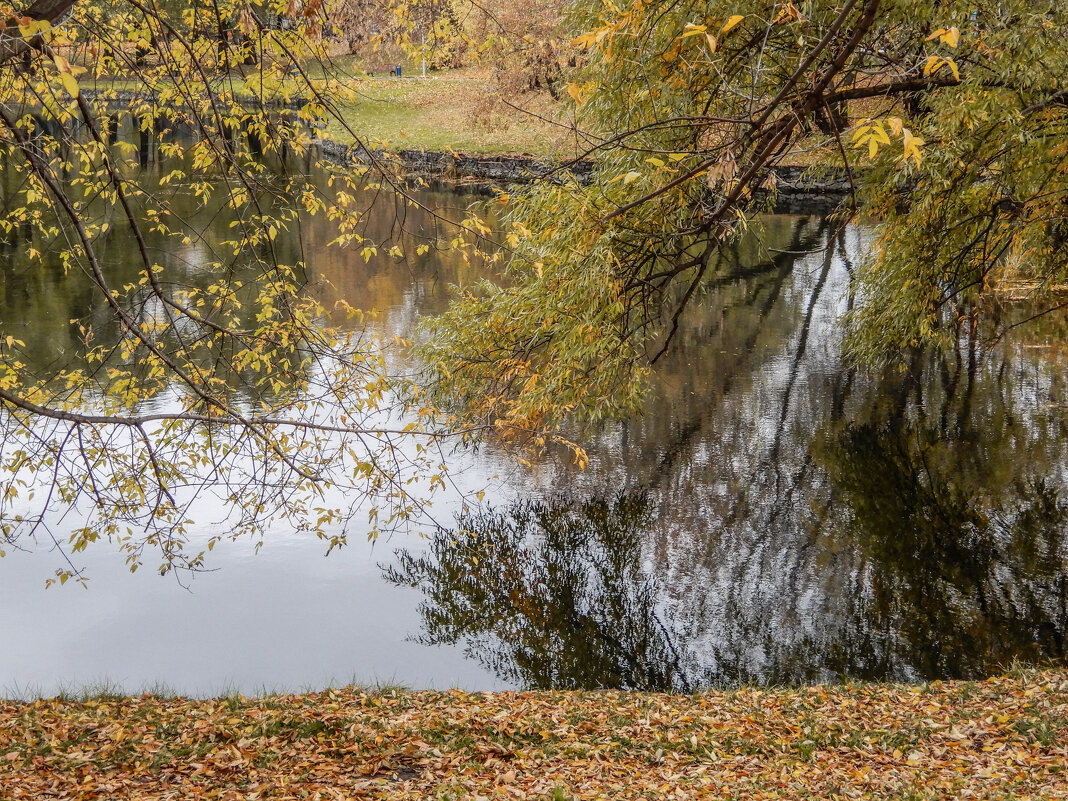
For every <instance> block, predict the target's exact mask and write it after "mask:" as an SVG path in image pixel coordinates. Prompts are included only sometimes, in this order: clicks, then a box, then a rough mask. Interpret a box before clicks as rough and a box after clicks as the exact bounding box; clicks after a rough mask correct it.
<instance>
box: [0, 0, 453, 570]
mask: <svg viewBox="0 0 1068 801" xmlns="http://www.w3.org/2000/svg"><path fill="white" fill-rule="evenodd" d="M326 14H327V11H326V9H324V7H323V5H322V3H321V2H320V0H283V1H282V2H277V3H274V2H269V3H258V4H248V3H243V2H232V1H231V0H225V1H224V2H211V3H195V4H193V5H191V6H190V5H186V4H177V3H166V4H163V3H159V2H156V0H144V1H142V0H121V2H118V3H98V2H93V1H92V0H84V2H83V1H81V0H79V2H75V0H38V2H37V3H35V4H33V5H31V6H29V7H17V6H10V5H9V6H6V7H4V8H3V9H2V10H0V19H2V20H5V22H4V23H3V31H2V33H0V51H2V54H0V164H2V172H3V175H2V179H3V199H4V205H3V208H2V209H0V239H2V240H3V241H2V242H0V245H2V246H3V247H2V248H0V249H2V250H3V251H4V258H5V264H6V265H7V269H8V271H9V272H10V271H12V270H14V269H18V270H21V271H23V272H29V271H33V270H38V271H45V270H62V271H64V272H66V273H68V274H81V275H83V276H84V277H85V282H86V285H87V286H88V287H89V288H90V293H89V295H88V296H87V297H86V298H85V300H84V303H85V308H84V309H83V310H81V311H79V312H78V313H76V314H75V315H74V316H73V318H72V319H70V320H69V321H67V320H64V321H61V322H60V327H61V328H65V329H66V330H67V331H68V332H69V334H70V345H69V347H65V348H59V349H56V352H55V353H53V354H52V356H53V358H52V359H51V361H50V362H49V363H48V364H47V365H42V364H41V363H40V362H35V360H34V359H33V358H30V355H29V354H28V351H27V349H28V348H29V347H30V346H28V345H26V343H25V342H24V338H25V333H24V332H23V331H21V330H17V329H14V330H12V329H11V328H10V327H8V326H7V325H6V323H5V322H4V321H0V327H4V328H8V330H2V331H0V428H2V430H3V440H2V444H0V481H2V492H0V526H2V539H0V552H2V550H3V548H4V547H5V546H6V547H7V548H9V549H10V548H12V547H15V548H22V547H31V546H32V544H33V543H35V542H36V543H42V542H43V543H44V544H53V543H54V544H55V545H57V546H59V549H60V552H61V553H63V554H64V555H65V556H66V557H67V561H66V562H65V563H63V566H62V567H61V568H60V569H59V570H57V578H58V579H59V580H61V581H65V580H67V579H68V578H70V577H71V576H72V575H78V573H79V571H78V564H77V557H76V556H75V555H76V554H77V553H78V552H79V551H81V550H82V549H83V548H85V547H87V546H88V545H89V544H90V543H92V542H94V541H96V540H100V539H109V540H111V541H112V542H113V543H115V544H117V545H118V547H119V548H120V549H121V550H122V551H123V552H124V553H125V555H126V558H127V561H128V562H129V564H130V566H131V568H136V567H137V566H138V565H140V564H142V563H143V562H144V561H145V560H148V561H149V562H151V563H153V564H154V565H158V566H159V568H160V569H161V570H163V571H167V570H169V569H170V568H172V567H185V568H196V567H199V566H200V565H202V564H203V560H204V555H205V552H206V551H207V550H209V549H210V548H211V547H212V546H213V545H214V544H215V542H216V541H217V540H218V539H219V538H220V537H229V536H237V535H240V534H243V533H253V534H254V533H257V532H262V530H263V527H264V525H265V524H267V523H269V522H271V521H282V522H284V523H286V524H288V525H290V526H293V527H295V528H297V529H298V530H302V531H310V532H313V533H314V534H316V535H318V536H320V537H322V538H323V539H324V540H325V541H326V542H327V543H328V544H329V546H330V547H334V546H337V545H340V544H343V542H344V539H345V536H346V530H347V528H346V526H347V523H348V522H349V521H351V520H352V519H353V518H354V516H359V518H360V520H361V523H360V525H361V526H363V527H364V528H365V529H366V531H368V532H369V533H370V535H371V536H375V535H376V533H377V532H378V531H380V530H383V529H386V528H392V527H397V526H405V525H408V524H409V523H410V522H411V521H412V520H415V519H418V518H419V516H420V515H421V514H423V513H424V512H425V506H424V504H425V502H426V500H427V495H428V493H430V492H431V491H432V490H433V489H434V488H437V487H440V486H442V480H441V477H440V474H439V470H440V461H441V460H440V455H438V454H437V453H436V451H435V443H436V442H437V441H438V440H437V435H438V434H439V433H440V432H437V431H432V430H430V429H431V423H430V422H429V420H430V418H429V416H428V415H427V414H425V410H423V409H421V408H420V407H419V406H418V404H416V405H411V404H409V405H405V404H404V403H403V402H402V401H401V400H400V398H401V396H402V395H403V396H405V397H408V398H409V399H410V398H411V397H412V393H411V392H403V391H402V388H400V387H398V386H397V381H396V380H395V379H394V378H393V377H391V375H390V372H391V370H390V355H389V350H388V349H389V347H390V343H389V342H386V341H382V340H381V339H379V338H377V337H376V336H375V335H374V333H373V330H371V329H369V328H367V327H361V326H353V325H351V324H347V323H346V322H345V320H346V319H349V318H352V317H354V316H356V317H358V315H359V311H358V310H357V309H353V308H351V307H349V306H348V305H347V304H346V303H344V302H343V301H342V302H339V304H338V305H337V306H336V307H331V308H324V307H323V306H322V305H321V304H320V303H319V302H317V301H316V300H315V298H314V293H307V292H305V291H303V290H304V288H305V283H306V280H307V277H306V276H307V269H306V268H307V267H308V265H307V259H308V256H307V255H306V254H305V253H304V247H305V243H304V240H303V238H302V232H301V225H302V220H303V219H304V218H306V217H307V216H308V215H312V214H319V215H323V216H325V217H328V218H329V219H330V220H332V221H333V223H334V224H336V226H337V227H338V232H339V237H338V238H339V239H340V241H341V243H342V244H349V245H354V246H356V247H355V251H354V257H357V258H358V255H356V254H358V253H360V252H361V251H362V252H363V254H364V256H365V257H367V256H369V255H371V254H372V253H374V252H375V250H376V248H377V247H378V246H380V245H381V244H382V243H380V242H372V241H365V240H364V238H363V237H364V234H363V233H361V232H362V231H364V229H363V228H362V227H361V226H362V224H363V222H364V214H365V212H366V208H367V204H366V202H364V200H363V199H362V198H361V190H362V188H363V187H365V186H366V185H367V184H368V182H370V184H371V185H372V186H374V185H376V184H377V185H381V184H382V183H383V182H384V181H387V180H389V178H388V175H386V174H385V173H384V172H377V171H376V170H375V168H374V167H375V165H371V166H370V167H369V168H367V169H365V170H363V174H362V175H361V174H359V173H360V171H358V170H354V171H342V172H337V173H336V174H335V175H333V177H332V178H331V181H332V184H331V185H330V186H324V182H323V180H322V178H321V176H320V178H318V179H317V178H316V177H315V176H314V174H313V173H314V170H309V169H307V167H308V166H309V165H310V164H311V163H312V162H313V161H314V153H313V149H312V148H313V136H314V135H315V130H316V123H318V122H319V121H321V120H322V119H323V118H324V117H327V116H329V115H330V114H332V113H333V103H334V102H335V101H336V100H337V99H338V97H339V94H340V93H342V92H343V91H344V87H343V86H341V85H340V84H337V83H331V81H330V80H329V76H328V75H327V77H326V78H324V77H323V76H324V74H326V73H327V72H328V67H329V62H328V60H327V59H326V53H325V50H324V45H323V37H322V33H323V31H324V29H325V28H326V27H327V26H328V19H327V17H326ZM313 69H314V70H315V74H314V76H313V74H312V72H311V70H313ZM146 150H151V151H152V153H154V154H158V156H159V157H160V159H161V162H160V163H161V165H162V166H161V167H160V169H158V170H157V171H156V172H153V171H151V170H145V169H143V166H144V165H143V162H144V156H145V151H146ZM294 166H296V167H298V169H294ZM180 197H181V198H186V199H188V202H184V203H180V202H178V200H177V199H178V198H180ZM198 206H199V207H202V209H203V210H202V211H201V212H200V219H201V220H202V219H203V218H204V216H205V215H206V216H209V217H210V216H212V215H214V214H216V213H219V212H225V213H226V214H228V215H229V216H230V217H231V218H232V222H231V224H230V226H229V229H228V233H226V234H224V235H222V236H214V238H213V237H212V236H211V235H209V232H207V231H206V230H205V229H204V228H202V227H198V225H197V223H196V222H195V221H191V220H187V219H184V217H183V215H184V214H185V212H186V211H188V209H189V208H195V207H198ZM294 243H296V244H294ZM116 249H118V251H119V258H118V259H116V257H115V252H116ZM189 250H197V251H198V252H199V255H198V256H197V259H198V263H197V264H195V265H193V267H194V268H195V269H192V268H191V269H190V270H187V271H185V272H182V271H176V270H174V269H165V268H164V266H163V264H162V263H163V260H164V258H163V255H161V254H165V253H167V252H169V251H174V252H179V253H183V252H186V251H189ZM116 262H117V263H116ZM8 279H9V280H13V279H12V277H11V276H10V275H9V276H8ZM6 283H7V281H5V284H6ZM41 322H44V321H43V320H42V321H41ZM31 324H32V321H31ZM413 477H414V478H417V479H419V481H417V482H416V485H417V487H418V491H416V490H415V489H414V488H413V485H412V484H411V483H410V482H411V481H412V480H413ZM207 493H212V494H214V495H215V496H216V497H217V498H218V500H219V501H220V502H221V503H222V507H221V508H222V509H224V511H223V512H222V513H221V514H220V519H217V520H209V521H204V520H200V521H199V522H200V523H205V522H208V523H214V524H217V525H216V527H215V528H213V529H211V530H212V531H215V532H217V533H216V534H214V535H213V536H211V537H203V536H199V537H196V538H191V526H192V519H193V517H194V516H195V514H194V513H195V511H196V507H197V506H198V505H201V504H202V503H203V501H204V498H205V494H207Z"/></svg>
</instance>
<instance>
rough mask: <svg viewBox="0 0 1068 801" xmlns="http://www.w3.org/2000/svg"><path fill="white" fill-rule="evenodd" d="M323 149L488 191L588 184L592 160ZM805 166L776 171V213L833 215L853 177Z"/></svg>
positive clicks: (336, 157) (332, 145)
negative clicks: (561, 182)
mask: <svg viewBox="0 0 1068 801" xmlns="http://www.w3.org/2000/svg"><path fill="white" fill-rule="evenodd" d="M319 146H320V150H321V152H322V154H323V155H324V156H325V157H326V158H327V159H329V160H331V161H334V162H336V163H339V164H342V163H351V162H364V163H366V162H369V161H371V160H372V159H377V160H380V161H382V162H383V163H385V164H389V165H391V166H393V167H394V168H396V169H397V171H398V172H400V173H402V174H405V175H419V176H429V177H435V178H439V179H446V180H453V181H461V180H462V181H466V182H468V183H470V182H472V181H474V182H480V181H481V182H486V187H487V189H486V191H487V192H488V191H489V189H488V187H489V186H490V185H492V184H494V183H505V184H524V183H530V182H532V181H534V180H538V179H543V178H545V177H547V176H548V177H550V178H551V176H553V175H563V174H568V173H569V174H572V175H577V176H578V178H579V180H588V179H589V176H590V174H591V173H592V172H593V169H594V163H593V162H592V161H579V162H575V163H573V164H570V165H566V166H565V165H564V164H561V163H556V162H549V161H544V160H542V159H538V158H536V157H534V156H480V155H472V154H469V153H442V152H437V151H432V150H401V151H400V152H396V153H392V152H386V151H383V150H377V149H375V150H370V151H368V150H367V149H365V148H363V147H356V146H353V147H347V146H345V145H341V144H338V143H337V142H333V141H330V140H320V142H319ZM805 173H806V170H805V168H802V167H780V168H778V169H776V170H775V178H776V184H777V196H776V203H775V210H776V211H777V212H779V213H783V214H798V213H804V214H812V213H829V212H831V211H833V210H834V209H835V208H837V207H838V206H839V205H840V204H841V203H842V201H843V200H844V199H845V198H846V197H847V196H848V194H849V191H850V183H849V178H848V176H847V175H846V174H845V172H844V171H842V170H834V171H825V173H824V174H823V175H821V176H819V177H813V176H811V175H806V174H805Z"/></svg>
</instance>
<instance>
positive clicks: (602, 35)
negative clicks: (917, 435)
mask: <svg viewBox="0 0 1068 801" xmlns="http://www.w3.org/2000/svg"><path fill="white" fill-rule="evenodd" d="M569 24H570V25H571V27H572V35H573V36H574V37H575V38H574V41H573V45H574V46H575V47H576V48H578V49H580V50H581V51H582V54H583V55H582V59H581V60H580V63H581V64H582V65H581V66H580V67H578V68H576V69H575V70H573V71H572V73H571V74H570V75H569V81H570V82H569V84H568V93H569V94H570V96H571V99H572V101H573V104H574V111H575V114H576V116H577V119H578V122H579V126H580V127H581V128H582V130H583V132H584V135H585V137H586V139H587V141H588V143H589V148H588V153H587V155H588V156H589V157H591V158H594V159H595V160H596V165H597V166H596V169H595V172H594V175H593V178H592V180H591V181H590V182H589V183H585V184H584V183H580V182H578V181H576V180H574V179H568V178H560V180H559V181H558V182H557V183H555V184H549V185H543V186H540V187H537V188H535V189H534V190H533V191H530V192H528V193H526V194H524V195H523V196H522V197H517V196H515V195H513V197H512V198H511V199H509V204H510V207H511V208H512V230H511V233H510V234H509V244H510V246H511V247H512V249H513V256H512V258H511V260H510V266H509V272H508V276H507V279H506V280H505V281H502V282H500V283H499V284H491V283H484V284H482V285H480V286H477V287H471V288H469V289H468V290H466V291H465V293H464V294H463V296H462V297H460V298H459V299H458V300H457V301H456V303H455V304H454V305H453V307H452V309H451V311H450V313H449V314H447V315H446V316H444V317H442V318H441V319H439V320H436V321H433V322H432V324H431V325H430V326H429V336H428V337H427V339H426V344H425V345H424V347H423V352H424V354H425V356H426V357H427V358H428V359H429V361H430V363H431V364H432V365H435V366H436V379H437V381H438V382H439V384H438V385H439V386H440V387H442V388H443V389H444V391H445V392H446V393H448V394H449V395H450V396H451V395H453V394H455V395H456V396H458V398H459V401H460V404H459V406H460V408H461V409H462V410H463V414H464V415H465V419H466V420H468V421H479V422H482V423H486V424H492V423H499V424H506V425H509V426H515V425H519V426H522V427H524V428H535V429H540V431H541V435H540V436H538V437H537V438H536V440H537V441H539V442H540V441H544V440H545V439H546V438H547V437H552V436H554V435H555V434H556V433H557V432H558V431H559V430H560V425H561V423H562V421H563V420H565V419H567V417H569V416H571V415H575V414H578V415H580V416H584V417H586V418H593V419H596V418H599V417H603V416H608V415H618V414H625V413H628V412H629V411H632V410H634V409H636V408H637V405H638V400H639V398H640V396H641V392H642V386H643V381H644V378H645V375H646V373H647V372H648V370H649V365H650V363H652V362H655V361H656V359H657V357H658V356H659V355H660V354H662V353H664V352H665V351H666V350H667V349H668V348H670V347H671V342H672V337H673V335H674V333H675V331H676V329H677V326H678V322H679V319H680V315H681V314H682V313H683V311H684V309H685V308H686V306H687V305H688V304H691V303H693V302H695V299H696V298H698V297H699V296H700V293H701V292H702V288H703V287H704V286H706V285H707V283H708V282H709V280H710V279H712V278H722V277H723V274H724V272H725V271H726V270H728V269H729V267H728V265H729V264H730V261H729V260H726V259H721V258H720V254H721V253H722V252H723V251H724V248H726V247H728V246H730V245H731V244H732V243H734V242H736V241H737V240H738V239H739V238H741V237H743V236H749V235H754V233H758V229H759V219H758V215H759V213H760V212H761V211H764V210H767V209H768V208H769V206H770V205H771V204H772V203H773V201H774V197H775V195H776V192H777V191H781V190H782V188H783V187H782V186H780V185H779V181H780V180H781V176H782V175H783V174H784V173H783V172H782V171H781V170H777V168H779V167H782V166H784V165H808V166H810V167H811V168H812V169H811V172H812V173H813V174H816V175H818V174H819V173H820V172H821V171H826V170H827V169H829V168H836V169H838V170H842V171H844V173H845V175H846V176H847V177H848V181H849V184H850V186H851V187H852V192H851V197H850V198H849V200H848V201H847V202H846V203H845V204H844V205H843V208H842V210H841V212H840V213H839V215H838V218H837V219H838V224H844V223H845V221H847V220H848V219H849V218H850V217H851V216H852V215H854V214H857V213H858V212H864V213H866V214H867V215H868V217H869V219H871V220H872V221H874V223H875V224H876V225H877V226H878V228H877V230H878V239H877V241H876V242H875V243H874V245H873V247H872V250H871V253H870V255H869V258H868V259H867V262H866V263H865V264H864V265H863V267H862V269H861V271H860V275H859V277H858V279H857V286H856V296H857V308H856V312H855V314H854V316H853V317H852V318H851V320H850V321H849V337H850V342H851V345H852V353H853V354H854V356H855V357H856V358H858V359H862V360H866V361H869V362H885V361H891V360H894V359H896V358H897V357H898V356H899V355H900V354H901V353H903V352H904V351H907V350H909V349H912V348H917V347H922V346H924V345H928V344H936V345H946V344H948V343H950V342H952V341H954V339H955V338H956V337H957V336H958V335H960V334H961V332H967V333H969V335H971V333H972V332H974V331H976V330H977V329H976V325H977V321H978V319H979V317H980V315H982V313H983V312H984V311H985V310H987V309H990V308H991V307H993V306H996V304H997V303H998V302H999V300H1003V299H1005V298H1006V297H1009V296H1019V295H1020V294H1021V293H1025V294H1026V295H1027V296H1028V297H1029V298H1032V299H1034V300H1035V301H1036V302H1037V304H1038V306H1039V308H1040V309H1048V308H1051V307H1056V306H1057V305H1058V302H1059V301H1058V300H1057V296H1056V291H1057V289H1058V285H1059V284H1060V283H1061V282H1062V281H1063V279H1064V277H1065V272H1066V257H1068V236H1066V230H1068V229H1066V225H1068V221H1066V216H1065V213H1066V210H1068V161H1066V157H1068V136H1066V131H1068V128H1066V124H1068V90H1066V88H1065V83H1064V76H1065V74H1066V68H1068V44H1066V43H1068V8H1066V7H1065V6H1064V4H1062V3H1059V2H1052V1H1051V0H1045V1H1043V0H1039V1H1038V2H1035V0H1008V2H999V3H975V2H973V1H972V0H966V1H965V0H960V1H959V2H958V1H957V0H929V2H917V1H916V0H907V1H906V0H833V1H832V2H826V1H823V0H820V1H819V2H816V1H813V2H800V0H798V1H796V2H772V1H771V0H701V2H694V1H693V0H683V1H682V2H677V1H676V0H671V2H666V1H665V0H633V2H627V3H615V2H612V0H577V2H576V3H575V4H574V6H573V7H572V10H571V14H570V22H569ZM832 239H833V238H832ZM829 241H831V240H829Z"/></svg>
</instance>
